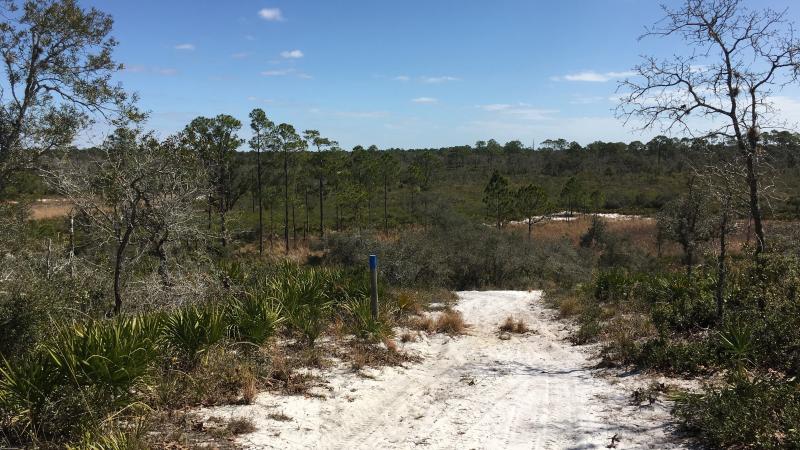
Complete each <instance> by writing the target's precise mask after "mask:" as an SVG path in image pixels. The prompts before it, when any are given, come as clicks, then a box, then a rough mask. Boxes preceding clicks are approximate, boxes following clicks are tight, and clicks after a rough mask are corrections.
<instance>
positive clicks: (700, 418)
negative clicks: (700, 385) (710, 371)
mask: <svg viewBox="0 0 800 450" xmlns="http://www.w3.org/2000/svg"><path fill="white" fill-rule="evenodd" d="M675 414H676V415H677V417H678V418H679V419H680V420H681V422H682V423H683V425H684V426H685V427H686V428H687V429H689V430H691V431H693V432H695V433H696V434H697V435H698V436H699V437H700V438H701V439H702V440H703V441H704V442H705V443H706V444H707V445H709V446H710V447H713V448H759V449H784V448H800V385H798V383H797V381H796V380H791V381H787V380H782V379H777V378H769V377H756V378H754V379H752V380H751V379H749V378H748V377H746V376H743V375H736V376H734V377H733V379H732V380H730V381H729V383H726V384H725V385H724V386H722V387H718V388H717V387H707V388H706V389H705V391H704V392H702V393H699V394H686V395H683V396H681V397H679V398H678V400H677V403H676V407H675Z"/></svg>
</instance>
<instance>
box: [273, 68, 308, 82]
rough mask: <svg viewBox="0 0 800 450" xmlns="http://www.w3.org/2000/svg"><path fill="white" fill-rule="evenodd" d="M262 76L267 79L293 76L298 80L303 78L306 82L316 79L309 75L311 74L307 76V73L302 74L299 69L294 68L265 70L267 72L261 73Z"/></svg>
mask: <svg viewBox="0 0 800 450" xmlns="http://www.w3.org/2000/svg"><path fill="white" fill-rule="evenodd" d="M261 75H264V76H266V77H284V76H289V75H292V76H296V77H297V78H302V79H304V80H310V79H312V78H314V77H312V76H311V75H309V74H307V73H305V72H300V71H298V70H297V69H294V68H289V69H276V70H265V71H263V72H261Z"/></svg>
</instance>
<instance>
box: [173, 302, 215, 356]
mask: <svg viewBox="0 0 800 450" xmlns="http://www.w3.org/2000/svg"><path fill="white" fill-rule="evenodd" d="M163 323H164V325H163V328H162V339H163V342H164V343H165V344H166V346H168V347H169V348H171V349H172V350H173V351H175V352H176V353H177V354H178V356H179V357H181V358H182V360H183V362H184V363H185V364H188V365H194V364H195V363H196V362H197V358H198V357H199V356H200V355H201V354H202V353H203V352H204V351H206V350H208V348H209V347H211V346H212V345H214V344H216V343H217V342H219V341H220V340H222V338H223V337H225V328H226V324H225V315H224V313H223V311H222V310H221V309H220V308H219V307H218V306H215V305H202V306H198V305H191V306H187V307H183V308H180V309H177V310H175V311H172V312H170V313H168V314H166V316H165V317H164V319H163Z"/></svg>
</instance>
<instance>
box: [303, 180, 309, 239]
mask: <svg viewBox="0 0 800 450" xmlns="http://www.w3.org/2000/svg"><path fill="white" fill-rule="evenodd" d="M305 203H306V217H305V222H306V223H305V225H304V227H303V241H306V240H307V239H308V186H305Z"/></svg>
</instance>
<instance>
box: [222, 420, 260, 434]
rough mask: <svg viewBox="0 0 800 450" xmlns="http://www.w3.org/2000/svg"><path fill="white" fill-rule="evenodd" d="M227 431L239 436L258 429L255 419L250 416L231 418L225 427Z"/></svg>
mask: <svg viewBox="0 0 800 450" xmlns="http://www.w3.org/2000/svg"><path fill="white" fill-rule="evenodd" d="M225 429H226V431H227V432H228V433H229V434H230V435H232V436H239V435H240V434H247V433H252V432H254V431H256V426H255V425H253V421H252V420H250V419H248V418H244V417H242V418H238V419H231V420H230V421H229V422H228V425H227V426H226V427H225Z"/></svg>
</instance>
